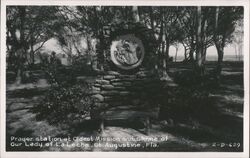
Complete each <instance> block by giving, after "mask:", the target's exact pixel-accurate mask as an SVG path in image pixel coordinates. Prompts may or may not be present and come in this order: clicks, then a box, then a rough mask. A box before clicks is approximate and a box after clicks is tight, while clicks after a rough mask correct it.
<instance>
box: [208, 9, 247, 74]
mask: <svg viewBox="0 0 250 158" xmlns="http://www.w3.org/2000/svg"><path fill="white" fill-rule="evenodd" d="M242 17H243V8H242V7H216V8H215V9H214V35H213V40H214V43H215V46H216V49H217V54H218V62H217V67H216V76H215V77H216V78H217V79H220V74H221V70H222V61H223V56H224V48H225V46H226V44H228V43H231V42H232V33H233V32H234V30H235V26H236V24H237V21H238V20H239V19H241V18H242Z"/></svg>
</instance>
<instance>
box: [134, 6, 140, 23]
mask: <svg viewBox="0 0 250 158" xmlns="http://www.w3.org/2000/svg"><path fill="white" fill-rule="evenodd" d="M132 13H133V22H140V17H139V12H138V7H137V6H133V7H132Z"/></svg>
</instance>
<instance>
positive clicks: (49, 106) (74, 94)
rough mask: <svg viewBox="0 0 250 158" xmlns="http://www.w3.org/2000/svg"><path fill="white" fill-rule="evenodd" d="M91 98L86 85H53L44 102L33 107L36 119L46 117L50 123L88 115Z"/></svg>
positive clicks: (65, 121) (73, 119) (67, 121)
mask: <svg viewBox="0 0 250 158" xmlns="http://www.w3.org/2000/svg"><path fill="white" fill-rule="evenodd" d="M92 105H93V100H92V99H91V97H90V96H89V94H88V86H87V85H73V86H68V87H64V86H62V85H60V86H53V87H51V89H50V90H49V91H48V93H47V94H46V96H45V100H44V102H42V103H41V104H39V105H37V106H36V107H35V109H34V111H35V112H38V113H39V115H38V119H44V118H45V119H47V120H48V121H49V122H50V123H52V124H60V123H62V124H63V123H72V122H73V121H75V120H83V119H85V118H86V117H90V112H91V108H92Z"/></svg>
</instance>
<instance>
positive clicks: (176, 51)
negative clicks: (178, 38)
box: [174, 47, 178, 62]
mask: <svg viewBox="0 0 250 158" xmlns="http://www.w3.org/2000/svg"><path fill="white" fill-rule="evenodd" d="M177 54H178V47H176V48H175V58H174V61H175V62H176V61H177Z"/></svg>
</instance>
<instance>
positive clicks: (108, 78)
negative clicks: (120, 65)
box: [83, 68, 160, 111]
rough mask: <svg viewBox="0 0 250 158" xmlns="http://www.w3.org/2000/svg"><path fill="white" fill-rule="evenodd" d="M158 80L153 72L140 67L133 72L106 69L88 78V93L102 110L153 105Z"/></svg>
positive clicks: (98, 108)
mask: <svg viewBox="0 0 250 158" xmlns="http://www.w3.org/2000/svg"><path fill="white" fill-rule="evenodd" d="M83 80H85V81H86V79H83ZM159 82H160V81H159V80H158V77H157V76H155V73H154V72H152V71H149V70H146V69H143V68H140V69H139V71H137V72H136V73H133V74H125V73H121V72H118V71H106V72H104V73H103V74H101V75H98V76H97V77H96V78H92V79H90V80H89V81H88V84H89V85H90V86H91V92H90V93H91V95H92V97H93V98H94V101H95V104H94V107H95V109H97V110H101V111H102V110H104V109H107V108H109V107H114V106H136V107H147V106H152V105H154V103H155V98H154V97H156V95H155V94H158V91H159V89H160V84H159ZM155 106H157V105H155Z"/></svg>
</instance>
